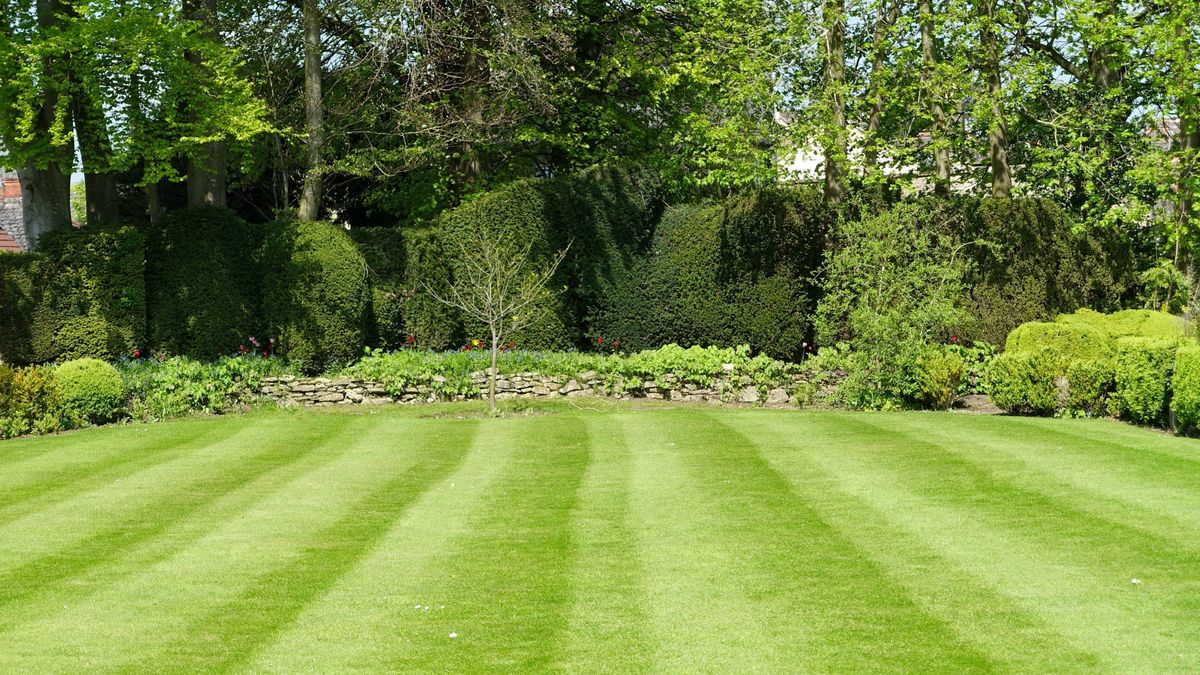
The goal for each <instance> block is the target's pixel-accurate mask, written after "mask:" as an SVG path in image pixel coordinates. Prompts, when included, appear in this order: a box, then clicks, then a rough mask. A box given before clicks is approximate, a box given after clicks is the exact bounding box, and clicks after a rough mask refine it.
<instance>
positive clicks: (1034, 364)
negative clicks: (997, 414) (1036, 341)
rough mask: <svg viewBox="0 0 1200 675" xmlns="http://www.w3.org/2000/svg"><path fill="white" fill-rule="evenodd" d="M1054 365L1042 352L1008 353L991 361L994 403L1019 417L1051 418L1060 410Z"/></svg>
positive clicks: (989, 381)
mask: <svg viewBox="0 0 1200 675" xmlns="http://www.w3.org/2000/svg"><path fill="white" fill-rule="evenodd" d="M1055 370H1056V368H1055V365H1054V363H1053V361H1052V360H1050V359H1048V358H1047V357H1046V355H1045V354H1043V353H1040V352H1005V353H1003V354H1000V355H998V356H996V357H995V358H994V359H992V362H991V364H990V365H989V366H988V371H987V376H986V378H985V379H986V383H987V390H988V394H989V395H990V396H991V398H992V402H993V403H995V404H996V405H997V406H999V407H1000V408H1002V409H1004V410H1006V411H1008V412H1012V413H1019V414H1027V415H1050V414H1052V413H1053V412H1054V411H1055V409H1057V407H1058V385H1057V376H1056V373H1055Z"/></svg>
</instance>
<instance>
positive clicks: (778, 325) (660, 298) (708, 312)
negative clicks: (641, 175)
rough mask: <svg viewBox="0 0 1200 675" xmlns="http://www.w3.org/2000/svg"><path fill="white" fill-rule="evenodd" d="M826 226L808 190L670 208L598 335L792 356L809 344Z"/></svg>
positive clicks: (605, 300) (635, 345) (614, 295)
mask: <svg viewBox="0 0 1200 675" xmlns="http://www.w3.org/2000/svg"><path fill="white" fill-rule="evenodd" d="M828 221H829V215H828V211H827V210H826V207H825V206H824V205H823V204H822V203H821V200H820V195H819V194H818V193H817V191H815V190H810V189H807V188H801V189H771V190H762V191H756V192H751V193H747V194H744V195H740V196H737V197H734V198H731V199H728V200H725V201H723V202H719V203H701V204H689V205H683V206H676V207H672V208H671V209H668V210H667V211H666V213H664V214H663V217H662V220H661V221H660V223H659V225H658V228H657V230H656V232H655V235H654V238H653V240H652V243H651V246H650V251H649V253H648V255H647V256H645V257H644V258H643V259H641V260H638V261H635V263H634V264H631V265H629V266H628V267H627V269H626V272H625V273H624V274H623V275H620V276H618V277H617V279H618V283H616V284H614V285H613V286H612V288H611V290H610V291H609V292H608V293H606V294H605V295H603V296H602V297H601V299H600V312H599V314H598V320H597V321H596V325H595V330H596V331H597V332H598V333H601V334H603V335H604V337H607V338H615V339H618V340H621V341H623V343H624V344H626V345H628V346H629V347H630V348H631V349H643V348H649V347H653V346H657V345H662V344H669V343H677V344H681V345H721V344H742V343H745V344H749V345H750V346H751V347H752V348H753V349H755V350H756V351H761V352H764V353H766V354H769V355H770V356H773V357H775V358H781V359H794V358H797V357H798V356H799V355H800V353H801V352H802V351H803V349H804V343H805V342H806V341H808V340H809V339H810V333H811V320H810V314H811V311H812V308H813V301H814V299H815V296H816V289H815V288H814V287H813V285H812V275H813V273H814V271H815V270H816V269H817V268H818V267H819V266H820V263H821V258H822V255H823V238H824V232H825V230H826V227H827V224H828Z"/></svg>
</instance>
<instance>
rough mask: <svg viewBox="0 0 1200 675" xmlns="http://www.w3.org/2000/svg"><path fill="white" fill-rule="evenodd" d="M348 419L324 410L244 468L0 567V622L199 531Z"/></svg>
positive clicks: (334, 447) (270, 485)
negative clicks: (322, 421) (71, 542)
mask: <svg viewBox="0 0 1200 675" xmlns="http://www.w3.org/2000/svg"><path fill="white" fill-rule="evenodd" d="M352 421H353V418H350V417H343V418H331V419H330V420H329V423H328V424H327V425H326V426H324V427H318V426H316V425H300V426H298V427H297V428H295V429H293V430H292V431H291V433H290V434H289V436H288V437H286V439H278V438H276V439H273V441H272V445H271V446H270V447H269V448H267V453H266V454H264V455H261V456H247V458H246V463H247V466H246V467H245V470H244V471H243V470H241V469H242V468H241V467H238V469H239V470H238V473H236V474H230V475H224V476H218V477H214V480H212V481H210V482H209V483H207V484H205V485H204V486H203V487H202V488H196V489H193V490H189V491H187V492H177V493H173V494H172V495H169V496H168V498H167V500H166V501H165V502H163V503H158V504H154V505H152V506H151V507H148V509H147V510H146V511H145V512H143V513H142V514H140V516H137V515H135V516H134V517H132V518H131V521H130V522H129V523H128V524H125V525H122V526H120V527H119V528H117V529H116V530H107V531H104V532H99V533H97V534H96V535H95V536H93V537H91V538H89V539H87V540H85V541H84V542H81V543H80V545H78V546H76V547H74V548H73V549H72V550H71V551H70V552H69V553H68V554H58V555H54V556H50V557H48V558H40V559H35V560H34V561H31V562H30V563H27V564H26V565H22V566H20V567H18V568H15V569H14V570H12V571H11V572H0V607H4V609H5V611H4V614H3V615H2V616H0V629H3V628H4V627H6V626H9V625H12V624H13V623H15V622H17V621H19V620H20V617H21V616H28V615H30V614H31V613H33V612H38V611H45V609H46V603H50V605H51V606H53V605H55V604H58V605H61V604H62V602H61V600H60V598H67V599H69V600H71V601H75V602H77V601H78V600H79V599H80V598H81V597H82V596H83V595H84V594H86V593H89V592H94V591H96V590H98V589H100V588H103V587H104V586H105V585H108V584H112V583H115V582H116V581H117V580H119V579H121V578H123V577H126V576H128V575H131V574H135V573H136V572H137V570H138V569H140V568H142V567H145V566H148V565H152V564H154V563H155V562H156V561H158V560H161V559H163V558H165V557H167V556H169V555H171V554H172V553H174V552H175V551H177V550H178V549H180V548H182V547H183V546H185V545H187V544H188V543H189V542H192V541H195V540H196V539H198V538H200V537H202V536H203V535H204V534H205V533H207V532H209V531H211V529H213V528H215V527H217V526H218V525H219V524H220V523H221V522H222V521H223V519H224V518H227V517H230V516H231V515H232V514H234V513H237V512H238V511H239V510H241V509H245V508H247V507H248V506H249V505H251V504H253V503H254V502H255V501H256V500H257V499H258V498H260V497H261V495H262V494H263V493H264V492H268V491H270V490H272V489H277V488H278V487H279V486H281V485H284V484H286V483H287V482H289V481H290V480H293V479H294V478H296V477H297V476H300V475H302V474H304V473H306V472H309V471H312V470H314V469H315V468H317V467H319V466H320V465H322V464H325V463H328V462H330V461H333V459H334V458H336V457H337V456H338V455H339V454H340V452H341V449H342V448H341V447H340V446H339V445H338V444H333V443H329V441H328V439H327V434H328V433H329V432H330V431H333V432H334V433H337V434H339V435H344V434H346V433H348V429H347V428H348V427H350V425H351V423H352ZM356 426H362V425H361V423H360V424H357V425H356ZM349 432H350V433H353V430H349ZM323 450H327V451H323ZM217 480H219V481H220V483H218V482H217ZM197 491H199V493H200V494H199V497H197V496H196V492H197ZM22 578H24V579H22ZM17 601H20V602H21V604H22V607H21V608H20V611H17V609H16V608H14V607H12V605H13V603H15V602H17ZM5 605H8V607H5Z"/></svg>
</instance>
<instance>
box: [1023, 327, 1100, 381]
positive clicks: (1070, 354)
mask: <svg viewBox="0 0 1200 675" xmlns="http://www.w3.org/2000/svg"><path fill="white" fill-rule="evenodd" d="M1004 349H1005V351H1007V352H1021V353H1035V352H1036V353H1041V354H1043V355H1044V356H1045V358H1046V360H1047V361H1048V363H1049V365H1050V367H1052V368H1053V369H1054V373H1055V374H1056V375H1065V374H1066V373H1067V367H1068V366H1069V365H1070V364H1071V362H1073V361H1077V360H1105V359H1109V358H1111V357H1112V355H1113V341H1112V339H1111V338H1110V337H1109V336H1108V334H1107V333H1105V332H1104V331H1102V330H1101V329H1098V328H1094V327H1092V326H1087V325H1077V324H1063V323H1041V322H1037V321H1034V322H1030V323H1023V324H1021V325H1020V326H1017V327H1016V328H1015V329H1013V331H1012V332H1011V333H1009V334H1008V339H1007V340H1006V341H1005V345H1004Z"/></svg>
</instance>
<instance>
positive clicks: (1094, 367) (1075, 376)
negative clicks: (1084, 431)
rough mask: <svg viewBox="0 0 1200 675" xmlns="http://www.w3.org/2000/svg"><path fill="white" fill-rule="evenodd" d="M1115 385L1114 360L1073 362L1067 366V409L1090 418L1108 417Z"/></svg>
mask: <svg viewBox="0 0 1200 675" xmlns="http://www.w3.org/2000/svg"><path fill="white" fill-rule="evenodd" d="M1115 385H1116V382H1115V380H1114V370H1113V361H1112V359H1081V360H1078V361H1072V362H1071V364H1070V365H1069V366H1067V386H1068V395H1067V407H1068V409H1069V410H1071V411H1079V412H1082V413H1083V414H1085V415H1088V416H1089V417H1102V416H1104V415H1107V414H1108V413H1109V405H1108V399H1109V396H1110V395H1111V394H1112V392H1113V389H1114V387H1115Z"/></svg>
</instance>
